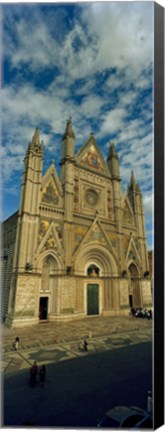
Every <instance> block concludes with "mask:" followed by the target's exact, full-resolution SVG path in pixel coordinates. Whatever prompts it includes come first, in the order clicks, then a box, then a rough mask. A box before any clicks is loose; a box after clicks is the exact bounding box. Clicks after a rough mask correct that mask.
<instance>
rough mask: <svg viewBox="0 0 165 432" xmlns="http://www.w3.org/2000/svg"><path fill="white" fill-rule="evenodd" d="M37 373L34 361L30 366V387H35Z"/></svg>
mask: <svg viewBox="0 0 165 432" xmlns="http://www.w3.org/2000/svg"><path fill="white" fill-rule="evenodd" d="M37 373H38V366H37V362H36V361H34V364H33V366H32V367H31V368H30V385H31V386H32V387H35V385H36V379H37Z"/></svg>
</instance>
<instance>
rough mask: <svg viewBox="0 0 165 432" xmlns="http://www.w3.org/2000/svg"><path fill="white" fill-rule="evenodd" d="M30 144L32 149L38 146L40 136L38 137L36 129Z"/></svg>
mask: <svg viewBox="0 0 165 432" xmlns="http://www.w3.org/2000/svg"><path fill="white" fill-rule="evenodd" d="M31 144H32V146H33V147H34V146H38V145H40V136H39V130H38V128H36V129H35V132H34V135H33V138H32V142H31Z"/></svg>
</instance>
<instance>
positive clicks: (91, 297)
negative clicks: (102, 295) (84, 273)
mask: <svg viewBox="0 0 165 432" xmlns="http://www.w3.org/2000/svg"><path fill="white" fill-rule="evenodd" d="M98 314H99V285H98V284H88V285H87V315H98Z"/></svg>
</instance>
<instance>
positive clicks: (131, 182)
mask: <svg viewBox="0 0 165 432" xmlns="http://www.w3.org/2000/svg"><path fill="white" fill-rule="evenodd" d="M130 186H132V187H133V188H134V187H135V186H136V181H135V176H134V172H133V171H131V180H130Z"/></svg>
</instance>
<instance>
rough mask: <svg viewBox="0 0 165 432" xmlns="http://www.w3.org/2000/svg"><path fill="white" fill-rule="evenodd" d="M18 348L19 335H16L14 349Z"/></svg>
mask: <svg viewBox="0 0 165 432" xmlns="http://www.w3.org/2000/svg"><path fill="white" fill-rule="evenodd" d="M18 348H19V337H18V336H17V337H16V338H15V351H18Z"/></svg>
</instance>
